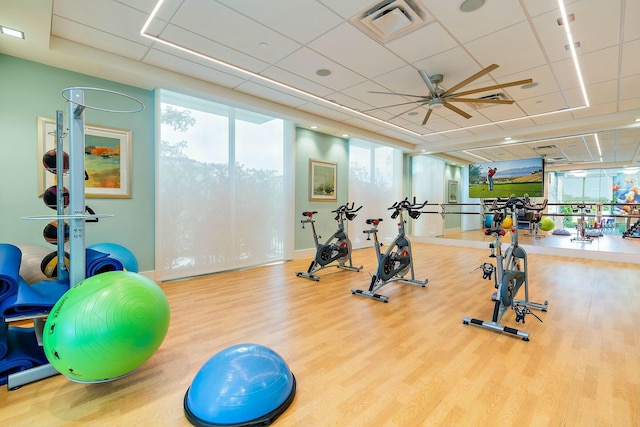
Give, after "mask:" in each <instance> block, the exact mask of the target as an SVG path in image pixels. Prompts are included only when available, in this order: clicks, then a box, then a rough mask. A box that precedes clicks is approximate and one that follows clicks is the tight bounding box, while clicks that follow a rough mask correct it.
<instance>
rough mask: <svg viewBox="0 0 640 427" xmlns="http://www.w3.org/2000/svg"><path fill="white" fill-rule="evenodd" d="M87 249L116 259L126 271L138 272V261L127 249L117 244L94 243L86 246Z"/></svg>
mask: <svg viewBox="0 0 640 427" xmlns="http://www.w3.org/2000/svg"><path fill="white" fill-rule="evenodd" d="M87 248H88V249H93V250H94V251H98V252H102V253H104V254H108V255H109V256H110V257H112V258H115V259H117V260H118V261H120V262H121V263H122V266H123V267H124V269H125V270H127V271H133V272H134V273H137V272H138V260H137V259H136V256H135V255H134V254H133V252H131V251H130V250H129V249H127V248H126V247H124V246H122V245H118V244H117V243H108V242H104V243H96V244H95V245H89V246H87Z"/></svg>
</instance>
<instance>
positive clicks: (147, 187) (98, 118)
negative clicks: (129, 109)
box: [0, 54, 155, 271]
mask: <svg viewBox="0 0 640 427" xmlns="http://www.w3.org/2000/svg"><path fill="white" fill-rule="evenodd" d="M0 76H1V78H0V101H1V102H0V130H1V133H0V146H1V147H2V155H1V156H0V158H1V159H2V160H1V167H0V242H2V243H14V244H20V243H29V244H38V245H45V246H50V247H51V249H52V250H55V246H53V245H49V244H48V243H46V242H45V241H44V239H43V238H42V229H43V228H44V226H45V225H46V222H45V221H26V220H22V219H20V218H21V217H23V216H36V215H51V214H55V212H54V211H53V210H51V209H49V208H47V207H46V206H45V205H44V204H43V202H42V199H41V198H40V197H39V194H38V172H37V168H38V165H39V164H40V159H39V158H38V135H37V129H36V125H37V118H38V116H42V117H48V118H55V115H56V110H61V111H64V112H65V113H66V105H65V100H64V98H63V97H62V96H61V91H62V89H64V88H66V87H71V86H74V87H97V88H104V89H110V90H115V91H118V92H121V93H125V94H127V95H129V96H132V97H135V98H137V99H139V100H140V101H142V102H143V103H144V105H145V107H146V108H145V110H144V111H142V112H140V113H135V114H116V113H106V112H100V111H96V110H89V109H87V110H85V113H84V114H85V123H86V124H94V125H99V126H106V127H114V128H120V129H129V130H131V131H132V156H133V159H132V164H133V171H132V198H131V199H87V200H86V203H87V205H89V206H90V207H91V208H92V209H93V210H94V211H96V213H109V214H113V215H114V217H113V218H104V219H100V221H99V222H98V223H87V226H86V244H87V245H91V244H94V243H100V242H113V243H118V244H121V245H123V246H126V247H127V248H129V249H130V250H131V251H132V252H133V253H134V254H135V255H136V257H137V258H138V264H139V268H140V271H150V270H153V269H154V200H155V197H154V191H155V190H154V181H155V179H154V177H155V168H154V157H155V156H154V127H155V126H154V93H153V92H149V91H146V90H142V89H139V88H135V87H131V86H125V85H120V84H117V83H114V82H110V81H107V80H102V79H97V78H94V77H91V76H87V75H83V74H78V73H73V72H69V71H66V70H62V69H59V68H53V67H49V66H46V65H42V64H38V63H35V62H30V61H25V60H22V59H18V58H15V57H11V56H7V55H2V54H0ZM90 99H91V98H90V95H89V93H88V92H87V93H86V96H85V100H86V102H88V103H89V102H90ZM113 102H114V103H115V101H113ZM127 106H130V104H127ZM108 108H116V107H115V106H111V107H108Z"/></svg>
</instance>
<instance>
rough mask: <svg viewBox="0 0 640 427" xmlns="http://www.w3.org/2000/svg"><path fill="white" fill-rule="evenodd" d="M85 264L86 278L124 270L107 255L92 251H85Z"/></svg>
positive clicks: (118, 262) (116, 261) (115, 260)
mask: <svg viewBox="0 0 640 427" xmlns="http://www.w3.org/2000/svg"><path fill="white" fill-rule="evenodd" d="M86 264H87V266H86V273H87V274H86V277H92V276H95V275H96V274H100V273H105V272H107V271H122V270H124V267H123V266H122V263H121V262H120V261H118V260H117V259H115V258H112V257H110V256H109V254H106V253H104V252H100V251H96V250H93V249H87V250H86Z"/></svg>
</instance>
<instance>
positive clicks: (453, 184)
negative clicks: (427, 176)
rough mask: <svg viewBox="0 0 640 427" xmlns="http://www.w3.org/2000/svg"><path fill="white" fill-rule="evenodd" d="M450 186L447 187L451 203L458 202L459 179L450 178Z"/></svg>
mask: <svg viewBox="0 0 640 427" xmlns="http://www.w3.org/2000/svg"><path fill="white" fill-rule="evenodd" d="M448 184H449V188H448V189H447V191H448V194H449V197H448V201H449V203H458V181H451V180H449V183H448Z"/></svg>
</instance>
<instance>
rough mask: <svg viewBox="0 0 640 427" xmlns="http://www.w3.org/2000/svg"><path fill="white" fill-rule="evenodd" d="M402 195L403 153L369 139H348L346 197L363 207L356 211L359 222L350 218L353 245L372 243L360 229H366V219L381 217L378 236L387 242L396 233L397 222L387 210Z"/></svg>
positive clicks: (359, 246)
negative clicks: (347, 193) (347, 194)
mask: <svg viewBox="0 0 640 427" xmlns="http://www.w3.org/2000/svg"><path fill="white" fill-rule="evenodd" d="M402 197H403V195H402V152H401V151H400V150H399V149H397V148H391V147H385V146H381V145H378V144H373V143H370V142H368V141H363V140H358V139H351V140H350V141H349V200H352V201H353V202H354V203H356V204H358V205H362V206H363V208H362V210H361V211H360V212H358V217H359V218H362V220H360V221H352V222H351V223H350V224H349V226H350V227H351V228H350V230H349V237H350V239H351V240H352V244H353V247H354V248H362V247H367V246H371V245H372V241H367V240H366V239H367V235H365V234H364V233H363V231H364V230H365V228H366V229H368V228H369V226H367V224H366V223H365V220H366V219H367V218H382V219H383V221H382V223H381V224H380V227H379V228H378V230H379V232H378V238H379V239H380V241H381V242H383V243H388V242H390V241H391V240H393V238H394V237H395V235H396V234H397V231H398V226H397V224H396V221H394V220H392V219H390V217H389V215H390V211H389V210H388V208H389V206H391V205H392V204H393V203H394V202H396V201H398V200H400V199H401V198H402Z"/></svg>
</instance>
